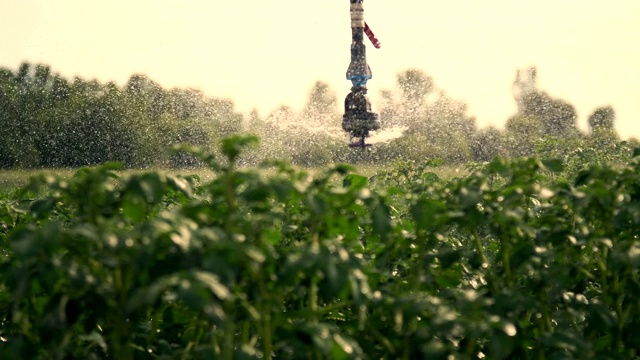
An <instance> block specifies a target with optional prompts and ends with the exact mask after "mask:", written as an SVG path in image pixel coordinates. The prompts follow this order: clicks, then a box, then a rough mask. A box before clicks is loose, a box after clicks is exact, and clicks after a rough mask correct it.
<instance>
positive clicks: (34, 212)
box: [30, 197, 56, 220]
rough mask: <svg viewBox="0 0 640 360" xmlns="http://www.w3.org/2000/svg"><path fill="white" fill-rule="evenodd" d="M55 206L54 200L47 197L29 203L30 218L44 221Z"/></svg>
mask: <svg viewBox="0 0 640 360" xmlns="http://www.w3.org/2000/svg"><path fill="white" fill-rule="evenodd" d="M55 205H56V199H55V198H52V197H47V198H44V199H38V200H36V201H34V202H32V203H31V206H30V212H31V216H33V217H34V218H36V219H40V220H41V219H45V218H47V217H48V216H49V213H50V212H51V210H53V208H54V207H55Z"/></svg>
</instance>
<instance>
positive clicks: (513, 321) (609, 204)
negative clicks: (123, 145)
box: [0, 138, 640, 359]
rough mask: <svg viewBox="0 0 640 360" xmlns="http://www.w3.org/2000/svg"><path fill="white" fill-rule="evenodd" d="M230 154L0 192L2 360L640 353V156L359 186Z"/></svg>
mask: <svg viewBox="0 0 640 360" xmlns="http://www.w3.org/2000/svg"><path fill="white" fill-rule="evenodd" d="M228 141H230V142H232V143H234V142H237V143H235V145H234V146H229V147H227V150H226V156H227V158H228V160H229V161H226V162H224V163H218V162H216V161H214V160H212V158H211V157H207V156H206V154H203V153H201V154H198V156H200V158H201V159H202V160H203V162H205V163H207V166H208V167H209V169H210V170H207V171H204V170H200V171H202V172H199V173H198V174H197V176H188V175H186V176H183V175H181V174H177V173H175V172H159V171H124V172H121V171H120V170H117V169H115V170H114V169H111V168H110V167H109V166H102V167H95V168H83V169H80V170H79V171H77V172H75V173H74V172H72V171H67V170H64V171H60V172H56V173H58V174H59V175H61V176H60V177H55V176H46V175H36V176H34V177H33V178H32V180H30V181H29V184H28V186H27V187H25V189H26V190H25V191H22V192H19V191H18V192H11V193H9V194H8V195H7V197H6V198H4V199H0V271H1V273H2V277H0V358H2V359H65V358H68V359H107V358H111V359H251V358H261V359H271V358H276V359H325V358H330V359H420V358H424V359H475V358H479V359H482V358H487V359H573V358H580V359H587V358H594V359H596V358H597V359H634V358H640V343H639V342H638V339H639V338H640V240H638V234H639V233H640V186H638V180H637V179H638V178H640V158H639V157H637V156H635V155H637V154H638V153H640V152H639V151H636V152H634V154H633V155H634V156H632V157H629V158H628V159H627V160H625V161H624V162H622V161H618V162H617V163H616V164H615V165H613V164H609V163H606V162H600V163H583V164H581V169H580V170H575V171H574V170H571V172H567V171H568V169H575V167H576V166H577V165H576V164H575V162H569V161H567V160H548V159H547V160H539V159H536V158H527V159H519V160H508V161H507V160H494V161H493V162H490V163H487V164H475V165H470V166H469V167H468V168H467V169H465V170H462V169H460V170H458V172H456V171H455V168H453V170H452V168H447V167H442V165H438V162H437V161H432V160H430V161H426V162H424V163H412V162H398V163H396V164H394V165H393V166H389V167H388V168H385V169H375V168H374V169H363V170H362V174H364V175H362V174H358V172H354V171H353V170H351V169H350V167H348V166H343V165H338V166H333V167H327V168H325V169H320V168H314V169H312V170H311V171H307V170H304V171H302V170H300V169H297V168H294V167H291V166H289V165H287V164H284V163H280V164H277V166H276V165H274V164H272V166H270V167H267V168H255V167H243V168H236V167H235V161H236V160H237V156H238V153H237V151H236V150H238V149H240V147H241V144H242V142H243V140H242V139H240V138H236V139H232V140H228ZM625 159H626V158H625ZM570 166H571V167H570ZM469 169H472V170H469ZM186 173H187V174H188V173H189V171H187V172H186ZM32 174H33V173H30V172H11V173H9V172H6V173H4V174H3V175H4V176H5V177H4V178H3V179H6V180H5V181H6V182H5V184H8V185H7V186H6V187H5V188H12V187H14V186H16V185H18V184H21V183H23V182H24V181H25V179H26V178H28V177H29V176H30V175H32ZM458 174H459V175H458Z"/></svg>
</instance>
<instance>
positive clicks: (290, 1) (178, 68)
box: [0, 0, 640, 138]
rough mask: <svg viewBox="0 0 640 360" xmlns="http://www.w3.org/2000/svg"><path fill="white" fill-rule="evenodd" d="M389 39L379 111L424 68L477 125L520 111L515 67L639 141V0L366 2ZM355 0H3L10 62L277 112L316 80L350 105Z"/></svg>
mask: <svg viewBox="0 0 640 360" xmlns="http://www.w3.org/2000/svg"><path fill="white" fill-rule="evenodd" d="M365 19H366V20H367V22H368V23H369V25H370V26H371V28H372V29H373V31H374V32H375V33H376V35H377V36H378V38H379V39H380V41H381V43H382V48H381V49H379V50H377V49H374V48H373V46H371V45H370V43H368V42H367V56H368V60H369V64H370V66H371V69H372V70H373V74H374V77H373V80H371V81H370V82H369V86H368V87H369V94H370V95H371V97H372V100H373V101H374V104H373V105H374V108H375V106H376V98H377V96H376V94H378V93H379V91H380V90H384V89H392V88H394V87H395V77H396V75H397V73H398V72H400V71H402V70H406V69H408V68H411V67H413V68H419V69H422V70H424V71H425V72H426V73H427V74H428V75H430V76H431V77H433V79H434V81H435V85H436V87H437V88H438V89H439V90H443V91H445V92H446V93H447V94H448V95H449V96H450V97H452V98H454V99H457V100H460V101H463V102H465V103H467V104H468V105H469V114H471V115H473V116H476V118H477V119H478V124H479V125H480V126H487V125H494V126H497V127H502V126H503V125H504V123H505V121H506V119H507V118H508V117H509V116H510V115H512V114H513V113H514V112H515V103H514V101H513V97H512V94H511V85H512V82H513V80H514V78H515V70H516V69H517V68H526V67H529V66H532V65H534V66H536V67H537V68H538V75H539V77H538V80H539V87H540V88H541V89H542V90H544V91H546V92H548V93H549V94H550V95H552V96H554V97H559V98H562V99H564V100H566V101H568V102H569V103H571V104H573V105H574V106H575V107H576V109H577V111H578V116H579V120H578V121H579V124H580V125H581V126H582V127H584V126H585V123H586V119H587V117H588V116H589V114H590V113H591V112H592V111H593V110H594V109H595V108H597V107H598V106H603V105H612V106H613V107H614V109H615V111H616V114H617V120H616V122H617V123H616V127H617V129H618V131H619V132H620V133H621V135H622V136H623V137H625V138H626V137H629V136H635V137H639V138H640V104H638V102H639V101H638V100H639V99H640V93H639V92H638V90H637V88H636V86H637V85H638V84H640V46H639V45H638V44H640V1H638V0H615V1H611V0H609V1H605V0H536V1H532V0H449V1H427V0H404V1H389V0H386V1H382V0H366V1H365ZM349 26H350V22H349V5H348V2H347V0H317V1H310V0H299V1H294V0H270V1H266V0H244V1H230V0H179V1H178V0H174V1H169V0H127V1H125V0H93V1H90V0H0V66H3V67H9V68H12V69H17V67H18V65H19V64H20V63H21V62H23V61H29V62H36V63H44V64H48V65H51V66H52V68H53V70H54V71H55V72H59V73H61V74H62V75H64V76H67V77H71V76H74V75H79V76H82V77H84V78H88V79H92V78H97V79H98V80H100V81H108V80H114V81H116V82H118V83H120V84H123V83H124V82H125V81H126V80H127V79H128V78H129V76H130V75H132V74H134V73H144V74H147V75H148V76H149V77H150V78H151V79H152V80H155V81H157V82H159V83H160V84H162V85H163V86H165V87H173V86H180V87H194V88H199V89H202V90H203V91H204V92H205V94H207V95H209V96H218V97H226V98H230V99H232V100H234V101H235V104H236V108H237V110H239V111H243V112H248V111H249V110H250V109H252V108H254V107H255V108H257V109H258V110H259V111H260V113H261V114H262V115H266V114H267V113H268V112H270V111H271V110H273V109H275V108H276V107H277V106H278V105H280V104H284V105H289V106H292V107H293V108H294V109H300V108H302V106H303V105H304V103H305V101H306V98H307V96H308V94H309V91H310V89H311V87H312V86H313V84H314V82H315V81H316V80H323V81H325V82H327V83H329V84H330V85H331V88H332V89H333V90H334V91H335V92H336V95H337V96H338V98H339V99H340V100H339V102H340V103H342V99H343V98H344V96H345V95H346V94H347V93H348V91H349V88H350V82H348V81H347V80H346V79H345V71H346V69H347V65H348V63H349V56H350V53H349V45H350V43H351V34H350V29H349Z"/></svg>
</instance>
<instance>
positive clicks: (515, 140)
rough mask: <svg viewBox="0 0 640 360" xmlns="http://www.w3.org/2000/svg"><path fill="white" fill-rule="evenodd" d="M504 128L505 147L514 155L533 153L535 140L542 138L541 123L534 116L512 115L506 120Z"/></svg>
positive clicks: (529, 154)
mask: <svg viewBox="0 0 640 360" xmlns="http://www.w3.org/2000/svg"><path fill="white" fill-rule="evenodd" d="M505 130H506V134H505V135H506V139H505V140H506V145H507V149H508V152H509V155H511V156H514V157H522V156H531V155H533V154H534V153H535V150H536V147H535V144H536V141H537V140H539V139H540V138H542V124H541V122H540V119H539V118H537V117H535V116H526V115H515V116H512V117H511V118H509V120H507V124H506V125H505Z"/></svg>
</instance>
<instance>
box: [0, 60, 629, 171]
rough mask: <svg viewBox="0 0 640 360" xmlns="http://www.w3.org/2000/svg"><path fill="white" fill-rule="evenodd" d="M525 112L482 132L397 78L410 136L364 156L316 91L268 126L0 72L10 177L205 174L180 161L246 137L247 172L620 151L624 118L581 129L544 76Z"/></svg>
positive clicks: (195, 101)
mask: <svg viewBox="0 0 640 360" xmlns="http://www.w3.org/2000/svg"><path fill="white" fill-rule="evenodd" d="M513 85H514V101H516V103H517V105H518V111H517V113H516V114H514V115H513V116H512V117H511V118H509V119H508V121H507V122H506V126H505V128H504V129H497V128H493V127H489V128H484V129H478V127H477V125H476V121H475V118H474V117H473V116H471V115H469V114H468V113H467V106H466V104H464V102H461V101H459V100H456V99H452V98H450V97H449V96H447V95H446V93H445V92H444V91H442V90H439V89H437V88H436V86H435V84H434V81H433V79H432V78H431V77H430V76H428V75H427V74H426V73H424V72H423V71H422V70H417V69H409V70H406V71H404V72H401V73H399V74H398V76H397V88H396V89H393V90H384V91H382V93H381V94H382V99H383V100H382V103H381V104H379V110H380V115H381V121H382V123H383V127H385V128H390V127H398V128H400V129H403V130H404V134H403V136H401V137H399V138H397V139H393V140H390V141H387V142H384V143H381V144H377V145H376V146H374V147H372V148H369V149H366V150H364V151H361V150H359V149H350V148H348V147H347V146H346V145H345V142H346V135H345V134H344V133H343V131H342V130H341V128H340V122H341V116H342V112H341V109H340V106H341V104H342V101H338V98H337V96H336V94H335V92H334V91H332V90H331V89H330V87H329V86H328V85H327V84H326V83H324V82H321V81H318V82H317V83H316V84H315V85H314V86H313V87H312V89H311V91H310V93H309V96H308V100H307V104H306V105H305V107H304V108H303V110H302V111H300V112H295V111H293V110H292V109H291V108H290V107H288V106H280V107H278V108H276V109H275V110H274V111H272V112H271V113H269V114H267V115H266V116H261V115H260V114H259V113H258V112H257V111H255V110H254V111H252V112H251V113H250V114H248V115H244V114H242V113H239V112H237V111H236V110H235V109H234V103H233V101H231V100H228V99H220V98H212V97H207V96H205V95H204V94H203V93H202V92H201V91H199V90H195V89H190V88H187V89H180V88H172V89H165V88H163V87H162V86H160V85H159V84H158V83H156V82H154V81H153V80H151V79H149V78H147V77H146V76H145V75H141V74H135V75H132V76H131V77H130V78H129V80H128V81H127V82H126V83H125V84H124V85H123V86H118V85H117V84H116V83H114V82H107V83H101V82H98V81H97V80H86V79H83V78H81V77H75V78H73V79H66V78H64V77H62V76H60V75H59V74H56V73H54V72H52V70H51V68H50V67H49V66H47V65H42V64H30V63H23V64H21V65H20V67H19V68H18V70H17V71H12V70H11V69H7V68H0V168H14V167H19V168H38V167H46V168H55V167H78V166H84V165H96V164H101V163H104V162H109V161H117V162H121V163H123V164H124V165H125V166H127V167H131V168H144V167H184V166H196V165H198V163H197V160H195V158H193V157H191V156H190V155H187V154H181V153H171V152H169V151H168V149H170V148H171V147H172V146H173V145H177V144H181V143H188V144H192V145H196V146H201V147H204V148H206V149H207V150H209V151H215V150H216V144H218V143H219V140H220V139H222V138H224V137H227V136H230V135H232V134H237V133H252V134H255V135H258V136H259V137H260V139H261V143H260V145H259V146H258V147H256V148H254V149H253V150H252V151H250V152H248V153H247V155H246V156H245V159H244V161H245V163H257V162H259V161H262V160H265V159H279V160H287V161H290V162H292V163H294V164H298V165H302V166H319V165H324V164H327V163H333V162H352V163H358V162H368V163H385V162H391V161H395V160H415V161H420V160H424V159H427V158H441V159H443V160H445V161H446V162H448V163H458V164H460V163H465V162H468V161H487V160H490V159H492V158H493V157H496V156H503V157H520V156H529V155H535V154H542V155H549V156H566V155H567V154H569V153H570V152H571V151H574V150H575V149H576V148H579V147H580V146H583V147H593V146H598V147H608V146H611V145H612V144H615V143H617V142H619V139H618V134H617V133H616V131H615V129H614V121H615V112H614V110H613V108H611V107H609V106H606V107H601V108H598V109H596V110H595V111H594V112H593V114H592V115H591V116H590V117H589V126H590V130H589V133H586V134H585V133H582V132H581V131H580V130H579V129H578V128H577V126H576V118H577V116H576V111H575V108H574V107H573V106H572V105H571V104H569V103H567V102H566V101H564V100H562V99H555V98H553V97H551V96H550V95H548V94H547V93H545V92H542V91H540V90H539V89H538V88H537V86H536V70H535V68H531V69H529V70H528V71H527V72H526V73H525V74H521V73H520V72H518V73H517V74H516V80H515V81H514V84H513Z"/></svg>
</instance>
